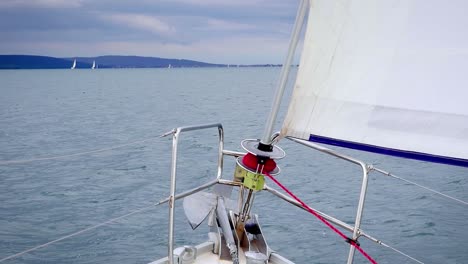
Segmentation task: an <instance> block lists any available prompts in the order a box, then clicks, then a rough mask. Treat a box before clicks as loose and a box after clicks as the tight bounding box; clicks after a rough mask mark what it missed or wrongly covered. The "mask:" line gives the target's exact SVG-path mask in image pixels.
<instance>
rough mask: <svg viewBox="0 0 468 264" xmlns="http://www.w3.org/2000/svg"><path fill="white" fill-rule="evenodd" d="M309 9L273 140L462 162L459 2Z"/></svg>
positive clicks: (465, 87) (328, 0) (463, 22)
mask: <svg viewBox="0 0 468 264" xmlns="http://www.w3.org/2000/svg"><path fill="white" fill-rule="evenodd" d="M309 8H310V10H309V18H308V24H307V30H306V35H305V40H304V48H303V52H302V55H301V61H300V66H299V70H298V75H297V80H296V83H295V87H294V92H293V96H292V99H291V103H290V105H289V109H288V112H287V116H286V118H285V121H284V124H283V127H282V135H283V136H292V137H297V138H302V139H307V140H311V141H317V142H322V143H330V144H335V145H341V146H345V147H350V148H356V149H362V150H368V151H375V152H380V153H385V154H392V155H397V156H404V157H411V158H417V159H423V160H430V161H436V162H444V163H450V164H456V165H462V166H468V73H467V69H468V34H467V33H466V30H467V28H468V16H467V15H466V10H468V2H467V1H463V0H460V1H435V0H430V1H428V0H421V1H417V0H412V1H410V0H408V1H392V0H379V1H374V0H360V1H346V0H344V1H338V0H336V1H332V0H319V1H314V0H311V1H310V3H309Z"/></svg>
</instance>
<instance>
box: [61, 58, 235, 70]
mask: <svg viewBox="0 0 468 264" xmlns="http://www.w3.org/2000/svg"><path fill="white" fill-rule="evenodd" d="M67 59H68V60H73V59H74V58H67ZM76 60H77V61H79V62H86V63H89V64H92V63H93V61H96V63H97V64H98V65H99V67H100V68H168V67H172V68H185V67H226V65H224V64H213V63H206V62H200V61H193V60H182V59H180V60H179V59H166V58H158V57H140V56H99V57H77V58H76Z"/></svg>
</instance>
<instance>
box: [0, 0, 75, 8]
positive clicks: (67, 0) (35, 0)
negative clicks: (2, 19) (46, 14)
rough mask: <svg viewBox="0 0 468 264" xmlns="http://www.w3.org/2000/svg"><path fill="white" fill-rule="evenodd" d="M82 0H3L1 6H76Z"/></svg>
mask: <svg viewBox="0 0 468 264" xmlns="http://www.w3.org/2000/svg"><path fill="white" fill-rule="evenodd" d="M81 4H82V0H1V1H0V8H5V7H7V8H12V7H44V8H76V7H80V6H81Z"/></svg>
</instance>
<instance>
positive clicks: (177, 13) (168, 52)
mask: <svg viewBox="0 0 468 264" xmlns="http://www.w3.org/2000/svg"><path fill="white" fill-rule="evenodd" d="M298 4H299V1H298V0H135V1H130V0H128V1H125V0H0V54H32V55H47V56H55V57H74V56H98V55H139V56H154V57H163V58H184V59H193V60H200V61H206V62H214V63H231V64H254V63H282V62H283V60H284V57H285V56H286V52H287V45H288V42H289V37H290V32H291V29H292V26H293V24H294V19H295V15H296V11H297V7H298Z"/></svg>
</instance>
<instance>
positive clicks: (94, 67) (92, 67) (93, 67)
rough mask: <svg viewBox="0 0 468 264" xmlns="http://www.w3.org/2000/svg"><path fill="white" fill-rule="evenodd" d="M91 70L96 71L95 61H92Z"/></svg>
mask: <svg viewBox="0 0 468 264" xmlns="http://www.w3.org/2000/svg"><path fill="white" fill-rule="evenodd" d="M91 69H93V70H94V69H96V61H93V66H91Z"/></svg>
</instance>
